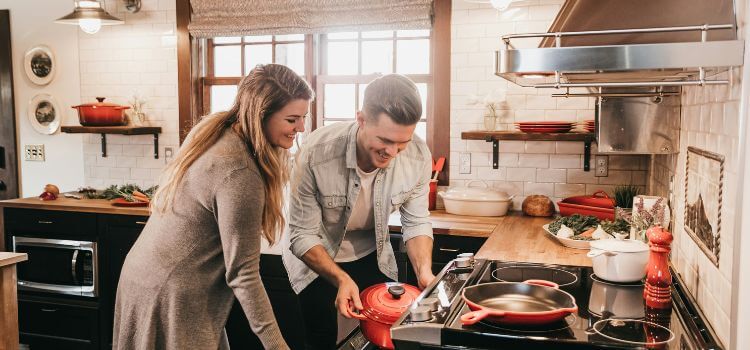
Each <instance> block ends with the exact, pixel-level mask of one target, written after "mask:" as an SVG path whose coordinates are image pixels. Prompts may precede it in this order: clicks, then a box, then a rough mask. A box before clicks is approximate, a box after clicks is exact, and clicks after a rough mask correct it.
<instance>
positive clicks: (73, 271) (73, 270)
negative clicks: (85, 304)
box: [70, 249, 78, 283]
mask: <svg viewBox="0 0 750 350" xmlns="http://www.w3.org/2000/svg"><path fill="white" fill-rule="evenodd" d="M77 266H78V249H76V250H74V251H73V258H72V259H70V272H71V275H72V276H73V281H75V282H76V283H78V276H77V275H76V267H77Z"/></svg>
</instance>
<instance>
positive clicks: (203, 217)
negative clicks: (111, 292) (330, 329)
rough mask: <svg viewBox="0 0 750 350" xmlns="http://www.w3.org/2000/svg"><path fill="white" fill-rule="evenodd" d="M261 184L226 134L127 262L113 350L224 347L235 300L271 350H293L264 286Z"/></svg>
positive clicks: (242, 148) (155, 216) (243, 149)
mask: <svg viewBox="0 0 750 350" xmlns="http://www.w3.org/2000/svg"><path fill="white" fill-rule="evenodd" d="M264 201H265V196H264V190H263V179H262V177H261V175H260V172H259V170H258V168H257V166H256V164H255V162H254V161H253V160H252V159H251V155H250V153H249V152H248V151H247V146H246V145H245V144H244V143H243V142H242V140H241V139H240V138H239V136H238V135H236V134H235V133H234V132H233V131H231V130H229V131H226V132H225V133H224V135H222V136H221V138H220V139H219V141H218V142H217V143H216V144H215V145H214V146H212V147H210V148H209V149H208V150H207V151H206V153H204V154H203V155H202V156H200V158H199V159H197V160H196V161H195V162H194V163H193V165H192V166H191V167H190V168H189V169H188V170H187V172H186V174H185V176H184V178H183V181H182V183H181V184H180V186H179V187H178V192H177V195H176V196H175V199H174V204H173V206H172V209H173V210H172V211H169V210H166V211H165V212H164V213H163V214H160V213H158V212H153V213H152V215H151V217H150V218H149V220H148V223H147V224H146V226H145V228H144V229H143V233H141V236H140V237H139V238H138V240H137V241H136V243H135V245H134V246H133V248H132V250H131V251H130V253H129V254H128V256H127V258H126V259H125V264H124V266H123V269H122V274H121V275H120V282H119V286H118V289H117V301H116V305H115V320H114V338H113V339H114V344H113V345H114V346H113V348H114V349H139V350H140V349H179V350H183V349H210V350H215V349H226V348H228V347H229V345H228V343H227V341H226V334H225V332H224V325H225V324H226V321H227V318H228V317H229V311H230V309H231V307H232V303H233V300H234V298H233V297H234V296H236V297H237V299H238V300H239V301H240V304H241V305H242V309H243V310H244V312H245V315H246V316H247V319H248V320H249V321H250V326H251V328H252V330H253V332H255V334H257V335H258V337H259V338H260V340H261V342H262V343H263V346H264V347H265V348H266V349H288V347H287V345H286V343H285V342H284V339H283V338H282V336H281V332H280V331H279V327H278V325H277V323H276V320H275V319H274V316H273V311H272V310H271V304H270V302H269V300H268V295H266V292H265V289H264V288H263V284H262V282H261V280H260V274H259V267H258V262H259V260H260V239H261V217H262V209H263V205H264Z"/></svg>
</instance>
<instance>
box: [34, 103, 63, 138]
mask: <svg viewBox="0 0 750 350" xmlns="http://www.w3.org/2000/svg"><path fill="white" fill-rule="evenodd" d="M27 115H28V117H29V122H30V123H31V126H32V127H34V130H36V131H37V132H39V133H41V134H47V135H52V134H54V133H55V132H56V131H57V129H58V128H60V122H61V121H62V118H63V110H62V109H60V105H59V104H58V103H57V100H55V98H54V97H52V96H51V95H49V94H38V95H36V96H34V97H32V98H31V100H29V108H28V111H27Z"/></svg>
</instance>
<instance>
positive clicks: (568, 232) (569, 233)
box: [556, 225, 575, 238]
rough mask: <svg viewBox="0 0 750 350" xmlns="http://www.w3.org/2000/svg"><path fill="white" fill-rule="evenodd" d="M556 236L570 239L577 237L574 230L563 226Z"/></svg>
mask: <svg viewBox="0 0 750 350" xmlns="http://www.w3.org/2000/svg"><path fill="white" fill-rule="evenodd" d="M556 236H557V237H560V238H570V237H573V236H575V232H574V231H573V229H572V228H570V227H568V226H565V225H561V226H560V229H559V230H557V234H556Z"/></svg>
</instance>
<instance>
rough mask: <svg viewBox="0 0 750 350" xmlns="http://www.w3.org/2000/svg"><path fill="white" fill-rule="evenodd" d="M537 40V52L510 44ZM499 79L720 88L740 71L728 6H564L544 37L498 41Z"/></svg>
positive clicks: (651, 0)
mask: <svg viewBox="0 0 750 350" xmlns="http://www.w3.org/2000/svg"><path fill="white" fill-rule="evenodd" d="M521 38H541V39H542V40H541V43H540V45H539V47H538V48H528V49H527V48H515V47H514V46H513V40H517V39H521ZM503 41H504V42H505V47H504V48H503V49H501V50H499V51H497V52H496V61H495V70H496V73H495V74H496V75H498V76H501V77H503V78H505V79H507V80H509V81H512V82H514V83H516V84H518V85H521V86H534V87H539V88H565V87H589V88H596V87H660V86H684V85H710V84H723V83H726V81H724V80H712V79H710V78H711V77H712V76H714V75H716V74H717V73H720V72H722V71H725V70H727V69H728V68H729V67H733V66H741V65H742V61H743V60H742V59H743V51H744V42H743V41H742V40H737V34H736V20H735V13H734V3H733V1H732V0H710V1H706V0H626V1H624V0H568V1H566V2H565V4H564V5H563V6H562V8H561V10H560V12H559V13H558V16H557V18H556V19H555V20H554V22H553V23H552V25H551V27H550V30H549V32H548V33H532V34H512V35H507V36H503Z"/></svg>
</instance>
